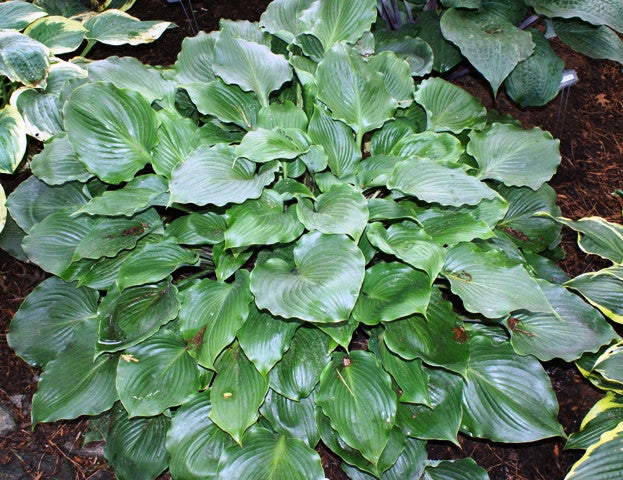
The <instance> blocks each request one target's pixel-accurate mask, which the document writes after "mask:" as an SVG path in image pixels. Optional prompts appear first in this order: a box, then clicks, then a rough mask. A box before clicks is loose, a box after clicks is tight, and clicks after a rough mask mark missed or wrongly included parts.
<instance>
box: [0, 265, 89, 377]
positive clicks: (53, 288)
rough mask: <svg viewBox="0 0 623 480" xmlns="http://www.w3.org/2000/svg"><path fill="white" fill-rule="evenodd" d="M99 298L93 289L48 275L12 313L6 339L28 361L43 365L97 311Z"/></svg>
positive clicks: (62, 347)
mask: <svg viewBox="0 0 623 480" xmlns="http://www.w3.org/2000/svg"><path fill="white" fill-rule="evenodd" d="M98 300H99V294H98V293H97V291H96V290H91V289H90V288H76V286H75V285H74V284H71V283H65V282H63V281H62V280H61V279H59V278H55V277H52V278H49V279H47V280H45V281H44V282H42V283H41V284H40V285H39V286H38V287H37V288H35V289H34V290H33V291H32V293H31V294H30V295H29V296H28V297H27V298H26V300H24V302H23V303H22V304H21V306H20V308H19V310H18V311H17V313H16V314H15V315H14V316H13V320H11V326H10V329H9V334H8V336H7V340H8V343H9V345H10V346H11V348H13V350H15V352H16V353H17V354H18V355H19V356H20V357H22V358H23V359H24V360H25V361H26V362H28V363H29V364H31V365H36V366H43V365H45V364H46V363H48V362H49V361H50V360H52V359H53V358H54V357H55V356H56V355H57V354H58V353H59V352H61V351H63V350H64V349H65V347H66V346H67V344H68V343H69V341H70V340H71V339H72V337H73V335H74V332H75V331H76V329H77V328H79V326H80V325H81V324H82V323H84V321H85V320H86V319H88V318H91V317H93V316H95V315H96V311H97V302H98Z"/></svg>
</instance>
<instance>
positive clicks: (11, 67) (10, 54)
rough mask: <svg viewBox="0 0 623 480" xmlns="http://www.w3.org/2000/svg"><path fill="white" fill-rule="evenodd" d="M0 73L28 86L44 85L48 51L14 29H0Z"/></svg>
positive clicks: (48, 63) (42, 45)
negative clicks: (0, 53)
mask: <svg viewBox="0 0 623 480" xmlns="http://www.w3.org/2000/svg"><path fill="white" fill-rule="evenodd" d="M0 52H2V55H0V74H2V75H6V76H7V77H8V78H9V80H11V81H12V82H18V83H21V84H23V85H27V86H29V87H45V78H46V76H47V75H48V68H49V66H50V59H49V54H50V51H49V50H48V47H46V46H45V45H44V44H42V43H41V42H38V41H37V40H34V39H32V38H30V37H29V36H27V35H23V34H21V33H18V32H16V31H15V30H2V31H0Z"/></svg>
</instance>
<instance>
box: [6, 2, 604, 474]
mask: <svg viewBox="0 0 623 480" xmlns="http://www.w3.org/2000/svg"><path fill="white" fill-rule="evenodd" d="M308 3H309V2H304V1H302V2H290V1H288V2H286V1H277V2H274V3H273V4H272V5H271V6H270V7H269V9H268V10H267V12H266V13H265V14H264V15H263V17H262V21H261V24H260V25H261V26H258V25H257V24H252V23H248V22H229V21H224V22H222V24H221V30H220V31H219V32H215V33H211V34H205V33H201V34H199V35H198V36H197V37H194V38H190V39H187V40H185V42H184V44H183V48H182V52H181V53H180V55H179V57H178V61H177V62H176V64H175V65H174V66H173V67H171V68H169V69H154V68H151V67H147V66H144V65H141V64H140V63H139V62H137V61H135V60H133V59H130V58H124V59H117V58H113V59H109V60H104V61H98V62H92V63H90V64H88V65H85V68H86V69H87V73H88V80H89V81H88V82H87V83H86V84H84V85H81V86H77V87H76V88H74V87H75V85H73V84H67V87H66V88H67V90H68V91H67V92H66V97H65V98H66V101H65V102H64V104H63V110H62V112H61V113H60V115H61V117H62V125H63V130H64V131H63V132H61V133H59V134H57V135H55V136H54V137H53V138H52V139H50V140H49V141H48V142H47V143H46V145H45V148H44V150H43V151H42V153H40V154H39V155H37V156H36V157H35V158H34V159H33V161H32V169H33V173H34V176H33V177H31V178H30V179H28V180H27V181H26V182H24V183H23V184H22V185H21V186H20V187H19V188H18V189H17V190H16V191H15V192H14V193H13V194H12V195H11V196H10V198H9V200H8V206H9V211H10V214H11V217H12V219H13V221H14V222H13V223H14V226H13V227H11V229H10V230H8V233H7V230H5V232H4V233H3V244H4V245H6V246H9V247H10V249H11V250H12V251H13V252H15V253H18V254H19V253H20V251H21V249H23V252H25V255H27V257H28V258H29V259H30V260H31V261H32V262H34V263H36V264H38V265H39V266H41V267H42V268H43V269H45V270H46V271H48V272H50V273H52V274H54V276H53V277H51V278H50V279H48V280H46V281H45V282H43V283H42V284H41V285H40V286H39V287H37V289H35V291H33V293H32V294H31V295H30V296H29V297H28V298H27V300H25V302H24V304H23V305H22V307H21V308H20V310H19V311H18V313H17V314H16V315H15V317H14V319H13V321H12V323H11V329H10V333H9V337H8V338H9V343H10V344H11V346H12V347H13V348H14V349H15V350H16V352H17V353H18V354H19V355H21V356H22V358H24V359H25V360H26V361H27V362H29V363H30V364H32V365H35V366H40V367H42V368H43V372H42V374H41V380H40V385H39V389H38V391H37V393H36V394H35V396H34V398H33V411H32V416H33V424H37V423H40V422H50V421H55V420H58V419H61V418H75V417H78V416H80V415H100V414H105V415H109V418H110V422H109V427H110V428H109V431H108V432H107V443H106V456H107V458H108V460H109V462H110V463H111V464H112V465H113V467H114V468H115V471H116V474H117V476H118V477H119V478H122V479H123V478H132V479H153V478H155V477H156V476H157V475H158V474H159V473H160V472H162V471H163V470H165V469H166V468H168V469H169V471H170V473H171V474H172V476H173V477H174V478H179V479H205V478H220V479H231V478H258V479H259V478H261V479H264V478H272V479H288V480H291V479H322V478H323V477H324V474H323V471H322V467H321V463H320V457H319V456H318V454H317V453H316V451H315V447H316V446H317V445H318V443H319V442H320V441H322V442H323V443H324V444H325V445H326V446H327V447H328V448H329V449H330V450H332V451H333V452H334V453H335V454H336V455H337V456H339V457H341V459H342V460H343V461H344V463H343V469H344V471H345V472H346V473H347V475H348V476H349V477H351V478H353V479H367V478H374V477H377V478H383V479H392V478H418V479H419V478H421V479H442V478H458V477H459V476H461V477H460V478H466V479H467V478H468V479H485V478H487V474H486V472H485V471H484V470H483V469H481V468H480V467H478V466H477V465H476V464H475V463H474V462H473V461H472V460H471V459H464V460H457V461H455V462H447V461H444V462H438V461H433V460H428V459H427V458H426V451H425V443H426V441H427V440H445V441H450V442H455V443H456V442H457V434H458V432H459V431H460V432H463V433H464V434H466V435H471V436H475V437H481V438H487V439H491V440H493V441H496V442H531V441H535V440H538V439H541V438H545V437H550V436H557V435H562V434H563V431H562V428H561V426H560V425H559V424H558V422H557V419H556V416H557V410H558V408H557V403H556V399H555V396H554V393H553V391H552V389H551V386H550V383H549V380H548V377H547V375H546V374H545V371H544V370H543V368H542V366H541V364H540V363H539V360H549V359H551V358H556V357H557V358H563V359H565V360H568V361H571V360H575V359H577V358H579V357H580V356H581V355H582V354H583V353H584V352H595V351H597V350H598V349H599V348H600V347H601V346H602V345H604V344H607V343H608V342H610V340H611V339H612V338H614V337H615V334H614V332H613V330H612V329H611V328H610V327H609V326H608V324H607V323H606V322H605V321H604V320H603V318H602V317H601V315H600V313H599V312H598V311H597V310H594V309H593V308H592V307H591V306H590V305H589V304H587V303H585V302H584V301H583V300H582V299H581V297H579V296H576V295H574V294H573V293H572V292H571V291H569V290H567V289H566V288H565V287H564V286H562V284H561V282H563V281H564V279H561V276H560V274H559V271H558V270H557V269H556V268H555V266H554V265H553V263H552V260H551V259H552V258H556V257H557V255H558V254H559V249H558V247H557V245H558V242H559V234H560V231H559V230H560V227H559V226H558V224H557V223H556V222H555V221H553V220H552V219H551V218H547V217H543V216H540V217H533V214H534V213H536V212H546V213H548V214H549V215H550V216H555V217H557V216H558V215H559V210H558V208H557V207H556V205H555V194H554V192H553V190H552V189H551V188H550V187H549V186H548V185H547V184H546V183H545V182H546V181H547V180H548V179H549V178H550V177H551V176H552V175H553V173H554V171H555V169H556V167H557V165H558V163H559V161H560V156H559V153H558V142H557V141H556V140H553V139H552V137H551V136H550V135H549V134H548V133H546V132H543V131H541V130H539V129H532V130H527V131H525V130H522V129H521V128H520V126H518V125H517V124H516V123H515V122H514V121H513V120H512V119H509V118H507V117H501V116H499V115H497V114H495V112H489V113H487V112H486V111H485V109H484V108H483V107H482V106H481V105H480V103H479V102H478V101H477V100H476V99H474V98H472V97H471V96H469V95H468V94H467V93H466V92H464V91H462V90H460V89H459V88H457V87H455V86H453V85H451V84H449V83H447V82H445V81H443V80H439V79H429V80H425V81H422V82H418V85H417V87H416V86H415V83H414V80H413V78H412V77H411V74H412V69H411V68H410V65H409V63H408V62H406V61H404V60H402V59H400V58H398V57H397V56H396V54H394V53H393V52H389V51H384V50H383V51H381V50H378V49H377V48H376V46H375V45H376V44H375V39H374V37H373V35H372V34H371V33H370V25H371V24H372V22H374V20H375V15H376V14H375V2H370V1H366V2H341V1H330V0H326V1H324V0H323V1H319V2H316V3H314V8H311V9H307V7H305V8H306V10H305V14H304V15H299V14H298V13H297V12H299V10H301V9H303V7H304V6H305V5H307V4H308ZM307 6H309V5H307ZM297 9H298V10H297ZM299 13H300V12H299ZM20 236H21V237H23V239H22V238H21V237H20ZM526 386H529V388H526ZM105 412H108V413H105Z"/></svg>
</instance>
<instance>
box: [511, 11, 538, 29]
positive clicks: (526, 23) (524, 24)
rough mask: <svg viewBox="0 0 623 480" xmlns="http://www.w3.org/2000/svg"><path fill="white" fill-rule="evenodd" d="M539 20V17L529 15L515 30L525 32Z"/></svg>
mask: <svg viewBox="0 0 623 480" xmlns="http://www.w3.org/2000/svg"><path fill="white" fill-rule="evenodd" d="M539 20H541V17H540V16H539V15H530V16H529V17H528V18H526V19H525V20H524V21H523V22H521V25H519V27H517V28H519V30H525V29H526V28H528V27H529V26H531V25H534V24H535V23H536V22H538V21H539Z"/></svg>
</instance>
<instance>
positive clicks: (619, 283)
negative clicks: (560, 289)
mask: <svg viewBox="0 0 623 480" xmlns="http://www.w3.org/2000/svg"><path fill="white" fill-rule="evenodd" d="M565 286H566V287H569V288H571V289H573V290H575V291H577V292H580V294H582V296H583V297H584V298H586V300H587V301H588V302H589V303H590V304H591V305H594V306H595V307H597V308H598V309H599V310H601V312H602V313H603V314H604V315H605V316H606V317H608V318H610V319H611V320H614V321H615V322H617V323H623V268H622V267H611V268H606V269H603V270H600V271H598V272H589V273H585V274H583V275H580V276H578V277H575V278H573V279H571V280H570V281H568V282H567V283H565Z"/></svg>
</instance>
